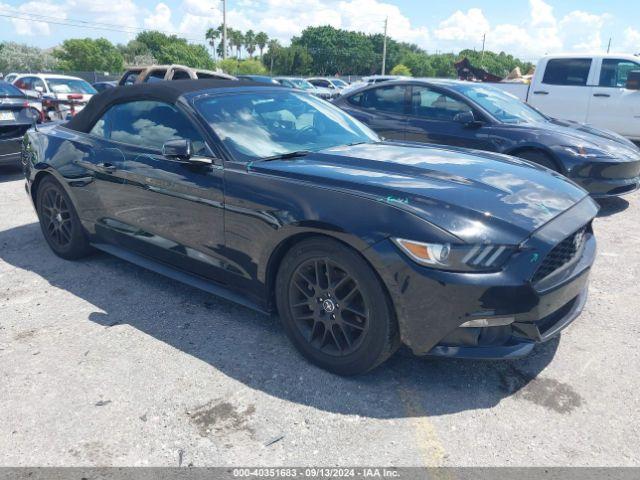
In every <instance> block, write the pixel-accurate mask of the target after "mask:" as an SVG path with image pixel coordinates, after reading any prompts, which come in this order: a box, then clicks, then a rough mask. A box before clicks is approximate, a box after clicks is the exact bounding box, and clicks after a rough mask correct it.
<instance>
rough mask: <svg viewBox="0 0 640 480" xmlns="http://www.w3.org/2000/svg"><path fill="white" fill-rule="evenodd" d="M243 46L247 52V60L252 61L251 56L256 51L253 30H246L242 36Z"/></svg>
mask: <svg viewBox="0 0 640 480" xmlns="http://www.w3.org/2000/svg"><path fill="white" fill-rule="evenodd" d="M244 46H245V48H246V49H247V52H249V58H251V59H253V54H254V53H255V51H256V34H255V33H254V31H253V30H247V33H245V34H244Z"/></svg>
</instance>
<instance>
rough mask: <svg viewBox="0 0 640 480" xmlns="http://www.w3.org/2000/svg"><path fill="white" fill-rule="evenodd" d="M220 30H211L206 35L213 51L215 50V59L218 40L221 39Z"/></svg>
mask: <svg viewBox="0 0 640 480" xmlns="http://www.w3.org/2000/svg"><path fill="white" fill-rule="evenodd" d="M220 35H221V33H220V28H219V27H218V28H210V29H208V30H207V33H206V34H205V36H204V37H205V39H207V40H209V45H211V50H213V57H214V58H215V57H216V40H218V38H220Z"/></svg>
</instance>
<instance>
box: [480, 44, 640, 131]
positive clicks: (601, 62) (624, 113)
mask: <svg viewBox="0 0 640 480" xmlns="http://www.w3.org/2000/svg"><path fill="white" fill-rule="evenodd" d="M491 85H492V86H494V87H497V88H500V89H502V90H504V91H506V92H508V93H511V94H512V95H515V96H517V97H519V98H520V99H521V100H524V101H526V102H528V103H529V104H530V105H532V106H533V107H535V108H537V109H538V110H540V111H541V112H542V113H544V114H546V115H548V116H550V117H553V118H559V119H562V120H571V121H574V122H579V123H588V124H591V125H593V126H595V127H598V128H602V129H607V130H612V131H614V132H616V133H618V134H620V135H622V136H624V137H627V138H630V139H631V140H634V141H636V142H638V141H640V57H638V56H635V55H628V54H613V53H610V54H593V55H590V54H575V53H573V54H563V55H550V56H547V57H544V58H542V59H541V60H540V61H539V62H538V66H537V67H536V71H535V74H534V75H533V78H532V79H531V85H527V84H516V83H504V82H502V83H492V84H491Z"/></svg>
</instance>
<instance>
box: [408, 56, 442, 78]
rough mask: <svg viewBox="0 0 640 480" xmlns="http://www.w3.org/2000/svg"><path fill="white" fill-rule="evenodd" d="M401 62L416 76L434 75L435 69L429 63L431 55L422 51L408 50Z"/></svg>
mask: <svg viewBox="0 0 640 480" xmlns="http://www.w3.org/2000/svg"><path fill="white" fill-rule="evenodd" d="M401 64H402V65H405V66H406V67H407V68H409V70H411V73H412V74H413V75H414V76H416V77H433V76H435V69H434V68H433V66H432V65H431V56H429V55H426V54H424V53H416V52H412V51H408V52H406V53H405V54H404V56H403V57H402V59H401Z"/></svg>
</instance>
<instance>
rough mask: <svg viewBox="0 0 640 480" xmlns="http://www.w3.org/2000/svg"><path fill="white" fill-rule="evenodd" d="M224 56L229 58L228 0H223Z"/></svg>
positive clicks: (224, 58)
mask: <svg viewBox="0 0 640 480" xmlns="http://www.w3.org/2000/svg"><path fill="white" fill-rule="evenodd" d="M222 58H223V60H226V59H227V0H222Z"/></svg>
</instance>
